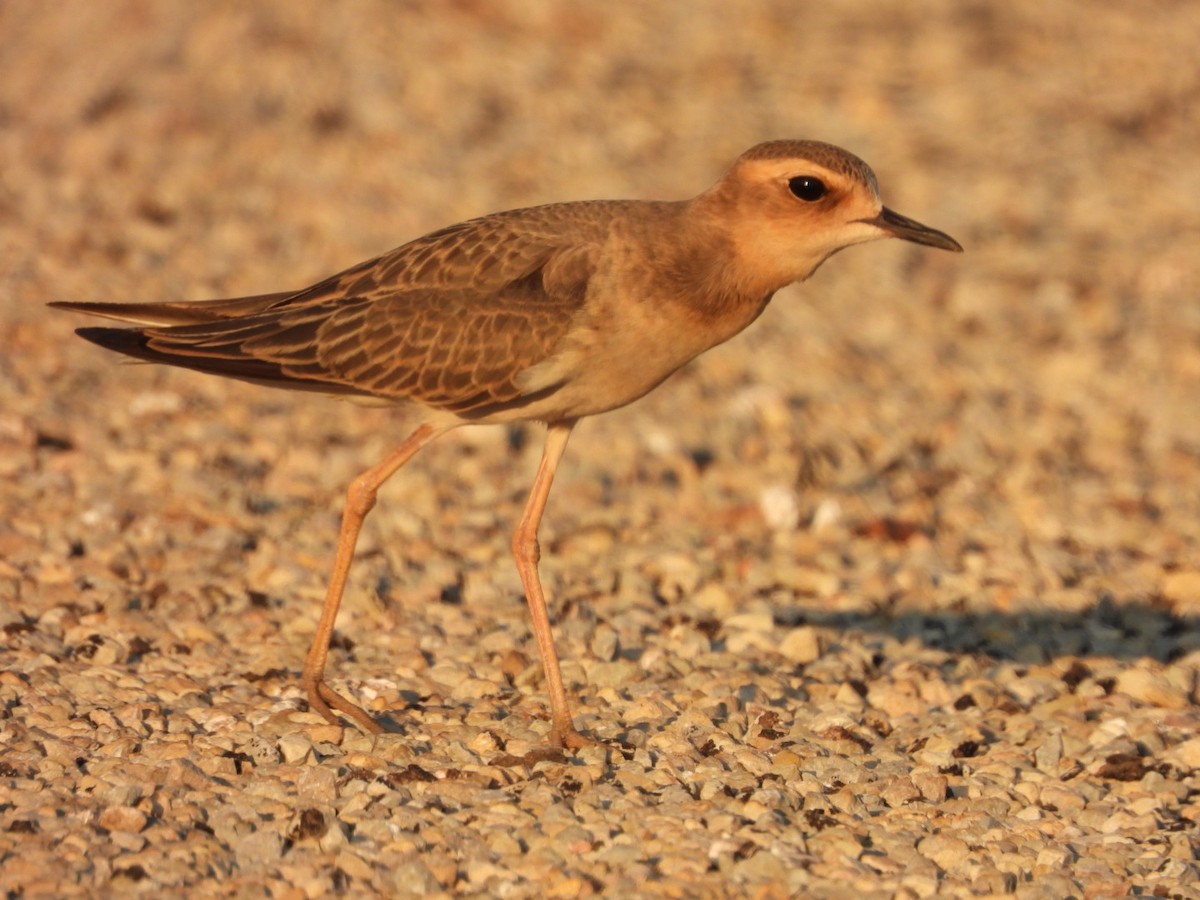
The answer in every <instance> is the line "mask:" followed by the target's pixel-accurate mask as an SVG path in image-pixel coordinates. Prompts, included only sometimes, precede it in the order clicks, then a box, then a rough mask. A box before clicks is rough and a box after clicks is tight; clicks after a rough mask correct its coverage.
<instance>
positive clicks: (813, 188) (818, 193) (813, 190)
mask: <svg viewBox="0 0 1200 900" xmlns="http://www.w3.org/2000/svg"><path fill="white" fill-rule="evenodd" d="M788 190H789V191H791V192H792V193H793V194H794V195H795V196H797V197H799V198H800V199H801V200H804V201H806V202H808V203H812V202H814V201H816V200H820V199H821V198H822V197H824V196H825V193H826V191H827V190H828V188H826V187H825V182H823V181H822V180H821V179H820V178H813V177H812V176H811V175H797V176H796V177H795V178H792V179H789V180H788Z"/></svg>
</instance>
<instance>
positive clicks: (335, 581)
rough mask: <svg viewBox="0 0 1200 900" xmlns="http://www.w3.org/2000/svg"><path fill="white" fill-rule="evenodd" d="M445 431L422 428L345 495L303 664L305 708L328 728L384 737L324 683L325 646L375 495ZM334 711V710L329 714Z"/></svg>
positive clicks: (359, 709)
mask: <svg viewBox="0 0 1200 900" xmlns="http://www.w3.org/2000/svg"><path fill="white" fill-rule="evenodd" d="M443 431H445V429H444V428H435V427H434V426H432V425H422V426H421V427H420V428H418V429H417V430H416V431H414V432H413V433H412V434H411V435H409V437H408V439H407V440H405V441H404V443H402V444H401V445H400V446H399V447H397V448H396V449H395V450H393V451H392V452H391V453H389V454H388V455H387V458H385V459H384V460H383V462H381V463H379V465H377V466H375V467H374V468H371V469H368V470H367V471H365V472H363V473H362V474H361V475H359V476H358V477H357V478H355V479H354V480H353V481H352V482H350V488H349V490H347V492H346V506H345V508H344V509H343V511H342V530H341V532H339V534H338V543H337V553H336V555H335V556H334V559H333V573H332V574H331V575H330V576H329V588H328V590H327V591H326V593H325V606H324V607H323V608H322V610H321V621H320V622H319V623H318V624H317V633H316V634H315V635H313V642H312V646H311V647H309V648H308V656H306V657H305V658H304V675H303V682H304V690H305V691H306V692H307V693H308V705H309V706H310V707H311V708H312V709H314V710H316V711H317V712H319V713H320V714H321V715H322V716H324V717H325V718H326V719H327V720H329V721H330V722H333V723H334V724H337V723H338V718H337V716H336V715H335V714H334V712H333V709H336V710H337V711H338V712H340V713H342V714H343V715H345V716H347V717H348V718H350V719H353V720H354V722H355V723H356V724H357V725H358V726H359V727H360V728H362V729H363V730H365V731H368V732H371V733H373V734H379V733H380V732H382V731H383V729H382V728H380V727H379V723H378V722H376V721H375V720H374V719H373V718H371V716H370V715H369V714H368V713H367V712H366V710H364V709H363V708H362V707H360V706H357V705H355V704H354V703H351V702H350V701H349V700H347V699H346V698H345V697H343V696H342V695H341V694H339V693H337V692H336V691H334V690H333V688H331V687H330V686H329V685H327V684H326V683H325V659H326V657H327V656H328V655H329V642H330V640H331V639H332V638H333V625H334V622H335V621H336V620H337V614H338V607H339V606H341V603H342V594H343V593H344V592H345V590H346V577H347V575H349V573H350V563H351V562H352V561H353V560H354V546H355V544H356V543H358V533H359V531H361V530H362V523H363V519H365V518H366V516H367V513H369V512H370V511H371V508H372V507H373V506H374V505H375V495H376V494H377V493H378V492H379V488H380V487H381V486H382V485H383V483H384V482H385V481H387V480H388V479H389V478H391V477H392V476H393V475H394V474H396V470H397V469H399V468H400V467H401V466H402V465H404V464H405V463H406V462H408V461H409V460H410V459H412V457H413V456H414V455H415V454H416V452H417V451H418V450H420V449H421V448H422V447H424V446H425V445H426V444H428V443H429V442H430V441H432V440H433V439H434V438H435V437H437V436H438V435H440V434H441V433H442V432H443ZM330 707H333V709H330Z"/></svg>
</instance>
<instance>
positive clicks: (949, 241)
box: [864, 206, 963, 253]
mask: <svg viewBox="0 0 1200 900" xmlns="http://www.w3.org/2000/svg"><path fill="white" fill-rule="evenodd" d="M864 221H865V222H867V223H868V224H871V225H874V226H875V227H876V228H878V229H880V230H881V231H885V232H887V233H888V234H889V235H891V236H892V237H898V238H900V239H901V240H904V241H912V242H913V243H914V244H924V245H925V246H926V247H937V248H938V249H939V250H951V251H953V252H954V253H962V252H963V248H962V244H960V243H959V242H958V241H956V240H955V239H954V238H952V237H950V235H948V234H946V233H945V232H944V231H938V230H937V229H936V228H930V227H929V226H928V225H922V224H921V223H920V222H917V221H915V220H914V219H910V218H908V216H902V215H900V213H898V212H893V211H892V210H890V209H888V208H887V207H886V206H885V207H883V209H882V210H880V213H879V215H877V216H875V217H874V218H873V219H864Z"/></svg>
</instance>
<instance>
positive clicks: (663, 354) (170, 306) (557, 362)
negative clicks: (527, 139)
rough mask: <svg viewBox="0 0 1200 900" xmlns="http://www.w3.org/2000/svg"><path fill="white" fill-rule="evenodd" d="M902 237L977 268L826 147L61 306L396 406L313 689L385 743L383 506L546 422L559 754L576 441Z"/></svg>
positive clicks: (578, 742)
mask: <svg viewBox="0 0 1200 900" xmlns="http://www.w3.org/2000/svg"><path fill="white" fill-rule="evenodd" d="M882 238H899V239H901V240H905V241H910V242H912V243H915V244H920V245H924V246H926V247H931V248H937V249H941V250H948V251H953V252H960V253H961V252H962V249H963V248H962V246H961V245H960V244H959V243H958V241H956V240H954V238H952V237H950V236H949V235H948V234H946V233H944V232H942V231H938V230H936V229H933V228H930V227H928V226H926V225H922V224H921V223H920V222H917V221H915V220H913V219H909V218H907V217H905V216H902V215H900V214H899V213H896V212H894V211H892V210H891V209H889V208H888V207H886V206H884V205H883V203H882V201H881V200H880V194H879V186H878V182H877V180H876V177H875V174H874V172H872V170H871V169H870V167H869V166H868V165H867V164H866V163H865V162H863V161H862V160H861V159H859V158H858V157H857V156H855V155H853V154H851V153H850V152H848V151H846V150H843V149H841V148H840V147H837V146H834V145H832V144H828V143H824V142H821V141H814V140H773V141H768V142H765V143H760V144H758V145H756V146H754V147H751V148H750V149H749V150H747V151H746V152H744V153H742V154H741V155H740V156H738V157H737V158H736V159H735V160H734V162H733V163H732V165H730V166H729V167H728V169H727V170H726V171H725V172H724V174H723V175H722V176H721V177H720V178H719V180H717V181H716V182H715V183H714V184H713V185H712V186H711V187H709V188H708V189H707V190H705V191H703V192H702V193H700V194H699V195H697V196H695V197H692V198H691V199H685V200H665V201H664V200H585V201H577V202H564V203H551V204H547V205H542V206H533V207H527V208H523V209H515V210H509V211H505V212H497V213H493V214H490V215H485V216H482V217H479V218H474V219H471V220H469V221H464V222H461V223H458V224H455V225H450V226H449V227H446V228H442V229H440V230H438V231H434V232H432V233H430V234H427V235H425V236H424V237H419V238H417V239H415V240H413V241H410V242H409V243H406V244H404V245H402V246H400V247H398V248H396V249H394V250H392V251H390V252H387V253H384V254H383V255H381V256H378V257H375V258H374V259H370V260H367V261H366V262H363V263H360V264H358V265H356V266H353V267H351V268H349V269H346V270H345V271H343V272H340V273H338V274H336V275H333V276H331V277H329V278H326V279H325V280H323V281H319V282H317V283H316V284H313V285H312V286H310V287H307V288H304V289H303V290H290V291H281V292H277V293H270V294H261V295H256V296H250V297H239V298H234V299H218V300H205V301H191V302H165V303H108V302H72V301H68V302H56V303H52V304H51V305H52V306H54V307H56V308H59V309H64V310H70V311H74V312H79V313H88V314H92V315H96V316H101V317H106V318H108V319H115V320H118V321H120V322H123V323H125V324H126V325H127V326H128V325H133V326H134V327H85V328H79V329H77V330H76V333H77V334H78V335H80V336H81V337H83V338H85V339H87V340H88V341H91V342H92V343H94V344H97V345H99V346H101V347H104V348H107V349H109V350H113V351H116V352H118V353H122V354H125V355H126V356H129V357H133V358H135V359H138V360H143V361H148V362H153V363H165V364H168V365H173V366H181V367H183V368H186V369H193V370H196V371H200V372H206V373H212V374H217V375H222V376H226V377H230V378H235V379H240V380H242V381H247V382H252V383H255V384H261V385H269V386H273V387H280V388H288V389H294V390H305V391H314V392H319V393H324V394H332V395H350V396H352V397H358V398H367V399H368V400H372V401H380V400H382V401H384V402H387V403H392V404H396V405H397V406H398V407H401V408H404V409H406V410H407V411H408V412H409V413H412V414H414V418H415V422H416V424H415V427H414V428H413V430H412V431H411V432H408V434H407V437H406V438H405V439H404V440H402V441H400V442H399V443H398V444H397V445H396V446H395V448H394V449H393V450H392V451H391V452H390V453H388V454H387V456H385V457H384V458H383V459H382V460H381V461H379V462H378V463H376V464H375V465H374V466H372V467H371V468H369V469H367V470H366V471H364V472H362V473H361V474H360V475H358V476H357V477H356V478H354V479H353V480H352V481H351V482H350V485H349V487H348V489H347V491H346V499H345V506H344V509H343V514H342V520H341V528H340V531H339V533H338V538H337V544H336V550H335V553H334V562H333V567H332V572H331V574H330V577H329V583H328V589H327V593H326V596H325V601H324V605H323V607H322V611H321V615H320V619H319V622H318V625H317V629H316V632H315V634H314V637H313V640H312V644H311V646H310V648H309V650H308V653H307V655H306V657H305V661H304V666H303V672H302V682H303V685H304V689H305V692H306V694H307V699H308V704H309V707H310V709H312V710H314V711H316V712H317V713H319V714H320V715H321V716H322V717H323V718H324V719H326V720H328V721H330V722H333V723H337V724H340V723H341V720H340V719H339V717H338V714H341V715H342V716H344V717H345V718H346V719H347V720H349V721H350V722H353V723H354V724H356V725H357V726H359V727H360V728H361V729H363V730H364V731H366V732H369V733H376V734H377V733H380V732H382V731H383V728H382V726H381V725H380V724H379V722H377V721H376V720H375V718H373V717H372V716H371V715H370V714H369V713H368V712H366V711H365V710H364V709H363V708H362V707H361V706H359V705H358V704H357V703H355V702H353V701H352V700H350V699H349V698H348V697H345V696H343V695H342V694H340V693H338V692H337V691H335V690H334V689H333V688H332V687H330V686H329V684H328V683H327V681H326V678H325V670H326V663H327V658H328V654H329V647H330V642H331V640H332V637H333V632H334V624H335V621H336V619H337V614H338V609H339V606H340V604H341V602H342V596H343V594H344V592H345V587H346V581H347V576H348V573H349V571H350V568H351V563H352V560H353V557H354V552H355V545H356V542H357V539H358V535H359V531H360V530H361V528H362V524H363V520H364V518H365V517H366V515H367V514H368V513H369V512H370V510H371V509H372V508H373V507H374V505H375V502H376V495H377V493H378V491H379V489H380V487H381V486H382V485H383V484H384V482H386V481H387V480H388V479H389V478H390V477H391V476H392V475H394V474H395V473H396V471H397V470H398V469H400V467H401V466H403V465H404V464H405V463H406V462H408V461H409V460H410V459H411V458H412V457H413V456H414V455H415V454H416V453H417V452H418V451H420V450H421V449H423V448H424V447H426V446H427V445H428V444H429V443H430V442H432V441H433V440H435V439H436V438H438V437H439V436H441V435H443V434H445V433H446V432H447V431H450V430H451V429H454V428H458V427H460V426H464V425H472V424H498V423H515V422H530V421H536V422H541V423H544V424H545V426H546V432H545V441H544V444H543V448H542V455H541V460H540V463H539V465H538V468H537V472H536V475H535V476H534V479H533V484H532V487H531V489H530V492H529V496H528V500H527V501H526V504H525V507H524V511H523V513H522V514H521V516H520V519H519V520H518V522H517V525H516V528H515V530H514V531H513V535H512V553H513V557H514V559H515V562H516V567H517V572H518V574H519V575H520V580H521V585H522V588H523V590H524V593H525V599H526V602H527V604H528V607H529V613H530V618H531V622H532V629H533V635H534V638H535V639H536V643H537V647H538V652H539V655H540V658H541V663H542V668H543V671H544V675H545V683H546V690H547V693H548V695H549V701H550V732H549V735H548V739H549V741H550V743H551V744H552V745H556V746H557V747H559V748H565V749H569V750H572V751H574V750H578V749H581V748H583V747H585V746H588V745H589V744H592V743H594V741H593V739H591V738H589V737H587V736H585V735H584V734H583V733H582V732H580V731H578V730H577V729H576V727H575V724H574V720H573V718H572V715H571V712H570V704H569V702H568V697H567V692H566V689H565V687H564V685H563V679H562V674H561V671H560V667H559V660H558V654H557V651H556V649H555V645H554V638H553V632H552V626H551V621H550V616H549V612H548V609H547V605H546V597H545V592H544V590H543V586H542V582H541V578H540V576H539V572H538V562H539V559H540V546H539V543H538V532H539V527H540V524H541V521H542V516H543V512H544V510H545V507H546V501H547V497H548V496H549V493H550V488H551V483H552V482H553V480H554V475H555V471H556V469H557V468H558V465H559V461H560V460H561V459H562V456H563V452H564V451H565V449H566V446H567V440H568V438H569V437H570V435H571V432H572V429H573V428H574V427H575V424H576V423H577V422H578V421H579V420H580V419H582V418H584V417H586V416H593V415H596V414H599V413H603V412H607V411H610V410H613V409H617V408H618V407H622V406H625V405H627V404H629V403H632V402H633V401H635V400H637V399H639V398H641V397H642V396H644V395H645V394H646V393H648V392H649V391H651V390H652V389H654V388H655V387H657V386H658V385H659V384H661V383H662V382H663V381H664V380H665V379H666V378H667V377H668V376H669V375H671V374H672V373H673V372H675V371H676V370H678V369H679V368H680V367H682V366H684V365H685V364H687V363H688V362H690V361H691V360H692V359H694V358H695V357H697V356H698V355H700V354H701V353H703V352H704V351H705V350H708V349H710V348H712V347H714V346H716V345H718V344H720V343H722V342H724V341H726V340H728V339H729V338H731V337H733V336H734V335H736V334H737V333H739V332H740V331H742V330H743V329H744V328H746V327H747V326H748V325H750V324H751V323H752V322H754V321H755V319H757V318H758V317H759V315H760V314H761V313H762V312H763V310H764V309H765V308H766V306H767V304H768V303H769V302H770V300H771V298H772V297H773V296H774V294H775V293H776V292H777V291H779V290H780V289H781V288H784V287H786V286H788V285H790V284H792V283H795V282H802V281H804V280H806V279H807V278H808V277H809V276H811V275H812V274H813V273H814V272H815V271H816V270H817V268H818V267H819V266H820V265H821V264H822V263H823V262H825V260H827V259H828V258H829V257H830V256H832V255H834V254H835V253H837V252H839V251H841V250H844V249H846V248H847V247H850V246H853V245H855V244H861V243H866V242H868V241H874V240H878V239H882Z"/></svg>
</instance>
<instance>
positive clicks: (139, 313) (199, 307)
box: [50, 291, 299, 326]
mask: <svg viewBox="0 0 1200 900" xmlns="http://www.w3.org/2000/svg"><path fill="white" fill-rule="evenodd" d="M297 293H299V292H298V291H283V292H281V293H276V294H258V295H257V296H254V297H235V298H233V299H230V300H199V301H196V300H191V301H187V302H182V303H88V302H71V301H58V302H54V303H51V304H50V306H52V307H54V308H55V309H65V310H69V311H70V312H80V313H87V314H88V315H93V316H102V317H103V318H106V319H116V320H117V321H118V322H129V323H131V324H133V325H149V326H155V325H157V326H170V325H205V324H209V323H211V322H219V321H221V320H222V319H234V318H238V317H241V316H248V315H253V314H254V313H259V312H263V311H265V310H267V309H269V308H270V307H271V306H273V305H275V304H276V303H279V302H281V301H283V300H287V299H289V298H291V297H294V296H296V294H297Z"/></svg>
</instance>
